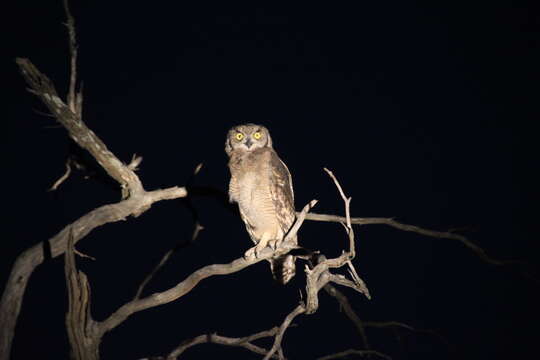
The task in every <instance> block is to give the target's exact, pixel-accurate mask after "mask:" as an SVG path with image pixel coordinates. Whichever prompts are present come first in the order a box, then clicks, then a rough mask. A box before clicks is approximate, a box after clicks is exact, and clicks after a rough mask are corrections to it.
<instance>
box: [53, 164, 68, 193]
mask: <svg viewBox="0 0 540 360" xmlns="http://www.w3.org/2000/svg"><path fill="white" fill-rule="evenodd" d="M69 175H71V159H69V158H68V159H67V160H66V171H65V172H64V174H63V175H62V176H60V178H59V179H58V180H56V181H55V182H54V184H53V185H52V186H51V187H50V188H49V191H55V190H56V189H58V187H59V186H60V185H62V183H63V182H64V181H66V180H67V178H68V177H69Z"/></svg>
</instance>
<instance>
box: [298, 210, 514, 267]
mask: <svg viewBox="0 0 540 360" xmlns="http://www.w3.org/2000/svg"><path fill="white" fill-rule="evenodd" d="M306 219H307V220H312V221H325V222H339V223H344V222H345V221H346V217H343V216H336V215H328V214H318V213H309V214H308V215H307V216H306ZM351 224H354V225H388V226H391V227H393V228H396V229H398V230H401V231H408V232H414V233H417V234H420V235H424V236H429V237H433V238H438V239H450V240H457V241H459V242H461V243H462V244H463V245H465V246H466V247H468V248H469V249H470V250H472V251H473V252H474V253H475V254H476V255H477V256H479V257H480V259H482V260H483V261H484V262H487V263H488V264H492V265H512V264H524V263H523V262H522V261H516V260H498V259H495V258H493V257H490V256H489V255H488V254H487V253H486V251H485V250H484V249H482V248H481V247H479V246H478V245H476V244H474V243H473V242H472V241H470V240H468V239H467V237H465V236H463V235H460V234H456V233H454V232H451V231H435V230H429V229H424V228H422V227H420V226H416V225H409V224H403V223H400V222H398V221H396V220H394V219H392V218H383V217H367V218H362V217H352V218H351Z"/></svg>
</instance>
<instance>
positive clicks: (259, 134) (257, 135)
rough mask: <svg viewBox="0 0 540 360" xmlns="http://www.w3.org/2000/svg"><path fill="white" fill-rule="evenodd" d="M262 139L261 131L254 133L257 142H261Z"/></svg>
mask: <svg viewBox="0 0 540 360" xmlns="http://www.w3.org/2000/svg"><path fill="white" fill-rule="evenodd" d="M261 137H262V134H261V133H260V132H259V131H257V132H256V133H253V138H254V139H255V140H259V139H260V138H261Z"/></svg>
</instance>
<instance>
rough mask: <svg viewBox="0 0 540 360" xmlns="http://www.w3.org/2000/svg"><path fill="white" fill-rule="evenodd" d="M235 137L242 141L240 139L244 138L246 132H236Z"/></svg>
mask: <svg viewBox="0 0 540 360" xmlns="http://www.w3.org/2000/svg"><path fill="white" fill-rule="evenodd" d="M235 137H236V140H238V141H240V140H242V139H243V138H244V134H242V133H236V136H235Z"/></svg>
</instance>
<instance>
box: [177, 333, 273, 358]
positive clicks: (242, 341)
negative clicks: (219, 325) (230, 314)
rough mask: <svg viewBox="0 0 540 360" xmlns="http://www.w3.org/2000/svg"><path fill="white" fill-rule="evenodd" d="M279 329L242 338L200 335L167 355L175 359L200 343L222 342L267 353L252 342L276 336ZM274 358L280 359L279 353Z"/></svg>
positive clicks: (222, 343)
mask: <svg viewBox="0 0 540 360" xmlns="http://www.w3.org/2000/svg"><path fill="white" fill-rule="evenodd" d="M278 330H279V328H278V327H274V328H272V329H270V330H265V331H261V332H258V333H256V334H253V335H250V336H245V337H241V338H233V337H226V336H220V335H217V334H204V335H199V336H196V337H194V338H192V339H189V340H186V341H184V342H182V344H180V345H179V346H178V347H177V348H175V349H174V350H173V351H171V353H170V354H169V355H167V360H175V359H176V358H178V357H179V356H180V355H182V353H184V351H186V350H187V349H189V348H190V347H192V346H195V345H198V344H204V343H212V344H221V345H227V346H240V347H243V348H246V349H248V350H250V351H252V352H254V353H256V354H260V355H265V354H266V353H267V352H268V350H266V349H264V348H262V347H259V346H257V345H254V344H252V342H253V341H255V340H258V339H262V338H265V337H274V336H275V335H276V334H277V332H278ZM272 358H276V359H278V355H277V354H274V355H273V356H272Z"/></svg>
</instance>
